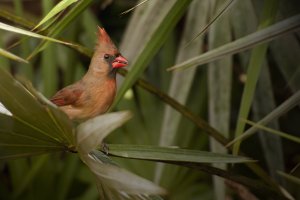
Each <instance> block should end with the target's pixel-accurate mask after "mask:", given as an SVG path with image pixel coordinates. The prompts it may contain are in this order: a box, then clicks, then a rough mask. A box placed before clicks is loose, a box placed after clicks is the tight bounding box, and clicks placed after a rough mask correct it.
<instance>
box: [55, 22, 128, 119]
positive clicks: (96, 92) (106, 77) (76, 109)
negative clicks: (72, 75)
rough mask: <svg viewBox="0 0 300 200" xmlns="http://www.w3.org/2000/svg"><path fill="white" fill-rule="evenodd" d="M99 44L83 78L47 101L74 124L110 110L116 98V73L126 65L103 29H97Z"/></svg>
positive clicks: (125, 61) (125, 60) (124, 59)
mask: <svg viewBox="0 0 300 200" xmlns="http://www.w3.org/2000/svg"><path fill="white" fill-rule="evenodd" d="M97 36H98V40H97V44H96V47H95V50H94V54H93V56H92V58H91V62H90V65H89V68H88V71H87V72H86V74H85V75H84V76H83V77H82V78H81V80H79V81H78V82H75V83H73V84H71V85H69V86H66V87H65V88H63V89H61V90H59V91H58V92H57V93H56V94H54V96H53V97H52V98H50V101H51V102H52V103H54V104H55V105H56V106H58V107H59V109H61V110H62V111H63V112H65V113H66V114H67V116H68V117H69V118H70V119H71V120H74V121H85V120H88V119H90V118H93V117H95V116H98V115H101V114H103V113H105V112H107V111H108V109H109V108H110V106H111V104H112V102H113V100H114V97H115V94H116V89H117V85H116V72H117V70H118V69H119V68H121V67H125V66H127V65H128V61H127V59H126V58H124V57H123V56H122V54H121V53H120V52H119V50H118V49H117V47H116V46H115V44H114V43H113V41H112V40H111V38H110V37H109V35H108V34H107V32H106V31H105V29H104V28H100V27H98V34H97Z"/></svg>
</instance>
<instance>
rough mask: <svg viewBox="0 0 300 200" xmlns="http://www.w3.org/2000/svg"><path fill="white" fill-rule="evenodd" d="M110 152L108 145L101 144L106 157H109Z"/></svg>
mask: <svg viewBox="0 0 300 200" xmlns="http://www.w3.org/2000/svg"><path fill="white" fill-rule="evenodd" d="M108 150H109V147H108V145H107V144H106V143H104V142H102V143H101V151H102V152H104V153H105V154H106V155H108Z"/></svg>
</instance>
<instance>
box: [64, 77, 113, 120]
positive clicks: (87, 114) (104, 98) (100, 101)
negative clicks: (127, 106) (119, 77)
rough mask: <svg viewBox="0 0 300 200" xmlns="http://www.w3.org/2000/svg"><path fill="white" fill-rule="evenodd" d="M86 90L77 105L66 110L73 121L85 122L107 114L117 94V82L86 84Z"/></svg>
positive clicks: (109, 80)
mask: <svg viewBox="0 0 300 200" xmlns="http://www.w3.org/2000/svg"><path fill="white" fill-rule="evenodd" d="M85 88H86V89H85V92H84V93H83V94H82V95H81V97H80V99H79V100H78V102H77V105H72V106H71V107H66V108H65V109H67V110H68V111H67V110H65V112H67V113H68V115H69V117H70V118H71V119H75V120H85V119H89V118H92V117H95V116H97V115H100V114H103V113H105V112H107V110H108V109H109V107H110V106H111V104H112V102H113V100H114V97H115V94H116V80H115V79H108V80H105V81H103V82H100V83H97V82H94V83H91V84H86V85H85Z"/></svg>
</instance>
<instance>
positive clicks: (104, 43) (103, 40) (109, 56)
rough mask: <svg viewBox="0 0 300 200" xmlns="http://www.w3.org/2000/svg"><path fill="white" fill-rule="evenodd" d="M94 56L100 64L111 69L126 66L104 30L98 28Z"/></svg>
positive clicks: (126, 62) (126, 63)
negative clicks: (105, 64)
mask: <svg viewBox="0 0 300 200" xmlns="http://www.w3.org/2000/svg"><path fill="white" fill-rule="evenodd" d="M95 55H96V56H97V60H98V59H101V61H102V62H105V63H107V64H108V65H109V66H110V67H111V68H112V69H117V68H121V67H125V66H127V65H128V61H127V60H126V58H124V57H123V56H122V55H121V53H120V52H119V51H118V49H117V47H116V46H115V44H114V43H113V42H112V40H111V39H110V37H109V35H108V34H107V33H106V31H105V30H104V28H100V27H98V43H97V46H96V52H95Z"/></svg>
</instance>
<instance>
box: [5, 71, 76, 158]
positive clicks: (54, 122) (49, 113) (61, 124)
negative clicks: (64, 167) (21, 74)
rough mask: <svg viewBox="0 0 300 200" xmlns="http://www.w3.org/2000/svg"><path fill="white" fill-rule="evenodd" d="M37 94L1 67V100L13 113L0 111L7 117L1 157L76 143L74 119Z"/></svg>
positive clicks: (66, 146) (51, 149) (27, 153)
mask: <svg viewBox="0 0 300 200" xmlns="http://www.w3.org/2000/svg"><path fill="white" fill-rule="evenodd" d="M34 95H35V94H33V93H30V92H29V90H27V89H26V88H25V87H24V86H23V85H21V83H20V82H18V81H16V80H15V79H13V77H12V76H11V75H10V74H8V73H7V72H6V71H4V70H3V69H0V102H1V103H2V104H3V105H4V106H5V107H6V108H7V110H8V111H10V112H11V114H12V116H7V115H1V118H2V120H3V121H6V123H1V125H0V126H1V137H2V140H1V142H2V146H3V148H4V150H2V151H1V153H2V155H1V157H2V158H8V157H19V156H28V155H31V154H37V153H42V152H51V151H58V150H67V149H68V148H71V149H72V148H74V147H75V142H74V136H73V131H72V124H71V121H70V120H69V119H68V118H67V116H66V115H65V114H64V113H62V111H60V110H59V109H58V108H57V107H55V106H54V105H51V104H47V103H46V101H44V102H43V103H41V101H38V100H37V98H36V97H35V96H34ZM2 120H1V121H2Z"/></svg>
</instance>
